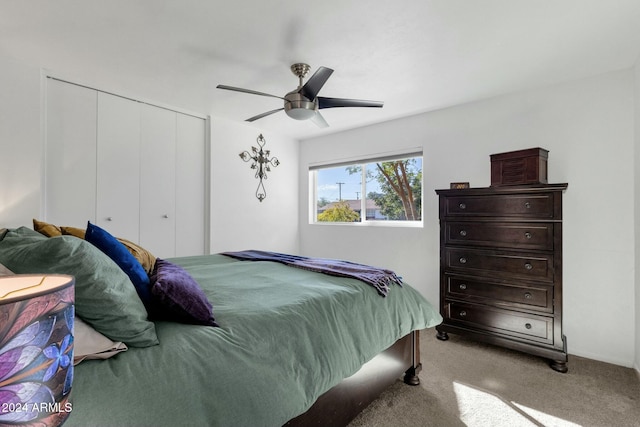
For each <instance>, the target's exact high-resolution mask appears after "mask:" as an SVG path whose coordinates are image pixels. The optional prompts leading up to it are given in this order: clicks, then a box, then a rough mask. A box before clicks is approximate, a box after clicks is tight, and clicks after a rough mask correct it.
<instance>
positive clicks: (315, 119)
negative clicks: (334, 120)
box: [311, 111, 329, 128]
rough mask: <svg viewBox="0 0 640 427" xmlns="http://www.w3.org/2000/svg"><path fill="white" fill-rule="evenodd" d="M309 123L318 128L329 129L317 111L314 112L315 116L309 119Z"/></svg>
mask: <svg viewBox="0 0 640 427" xmlns="http://www.w3.org/2000/svg"><path fill="white" fill-rule="evenodd" d="M311 121H312V122H313V123H315V125H316V126H318V127H319V128H328V127H329V123H327V121H326V120H325V119H324V117H322V114H320V112H319V111H316V114H315V115H314V116H313V117H311Z"/></svg>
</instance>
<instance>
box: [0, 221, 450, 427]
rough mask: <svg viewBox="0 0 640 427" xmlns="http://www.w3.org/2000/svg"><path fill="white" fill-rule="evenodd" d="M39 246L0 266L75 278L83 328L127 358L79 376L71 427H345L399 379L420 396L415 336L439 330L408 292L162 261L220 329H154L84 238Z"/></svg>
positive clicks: (12, 240)
mask: <svg viewBox="0 0 640 427" xmlns="http://www.w3.org/2000/svg"><path fill="white" fill-rule="evenodd" d="M38 234H39V233H36V232H34V231H33V230H30V229H27V228H26V227H21V228H19V229H12V230H8V231H5V233H4V236H0V237H3V238H2V240H0V264H3V265H4V266H5V267H6V268H8V269H9V270H11V271H13V272H14V273H58V274H72V275H74V276H75V278H76V315H77V317H78V318H80V319H82V320H84V321H85V322H86V323H87V324H89V325H90V326H91V327H92V328H95V330H96V331H98V332H99V333H101V334H104V335H105V336H106V337H108V338H109V339H111V340H113V342H116V341H117V342H123V343H125V344H126V346H127V349H126V351H120V352H118V353H117V354H116V355H115V356H114V357H110V358H107V359H104V360H103V359H94V360H84V361H82V363H79V364H78V365H77V366H75V368H74V379H73V386H72V390H71V402H72V405H73V408H72V411H71V412H70V414H69V416H68V418H67V419H66V421H65V423H64V425H65V426H69V427H71V426H106V425H118V426H176V425H181V426H187V425H193V426H228V425H234V426H281V425H346V424H347V423H348V422H349V421H350V420H351V419H353V418H354V417H355V416H356V415H357V414H358V413H359V412H360V411H361V410H362V409H364V407H366V405H367V404H368V403H369V402H370V401H372V400H373V399H375V398H376V397H377V396H378V394H379V393H380V392H381V391H382V390H383V389H384V387H386V386H388V385H389V384H390V383H392V382H394V381H396V380H397V379H398V378H400V377H401V376H403V375H404V380H405V382H407V383H409V384H416V383H417V382H418V378H417V373H418V371H419V370H420V354H419V347H418V344H419V335H418V332H419V330H421V329H425V328H429V327H432V326H435V325H437V324H439V323H440V321H441V317H440V315H439V314H438V312H437V311H436V310H434V308H433V306H432V305H431V304H430V303H429V302H428V301H426V300H425V299H424V298H423V297H422V296H421V295H420V294H419V292H417V291H416V290H415V289H414V288H412V287H411V286H409V285H408V284H406V283H403V284H402V285H401V286H400V285H392V286H390V287H389V289H388V293H387V294H386V296H383V295H381V294H380V293H379V292H377V290H376V289H375V288H374V287H372V286H371V285H370V284H367V283H364V282H362V281H361V280H357V279H354V278H349V277H338V276H335V275H329V274H324V273H319V272H316V271H309V270H308V269H303V268H295V267H291V266H289V265H284V264H282V263H278V262H273V261H243V260H240V259H237V258H234V257H231V256H228V255H224V254H214V255H204V256H192V257H181V258H171V259H168V260H161V261H164V262H166V263H168V265H171V266H174V267H176V268H178V269H180V270H183V271H184V272H185V274H186V275H187V276H188V277H190V278H191V279H193V280H194V282H195V283H197V285H198V286H199V288H200V290H201V292H202V293H203V294H204V295H205V296H206V299H207V300H208V301H209V302H210V304H211V306H212V313H211V315H212V316H213V319H209V321H211V320H213V322H209V324H208V325H204V324H191V323H187V322H186V321H183V320H184V319H178V320H175V319H170V318H167V319H164V318H161V317H160V318H158V317H155V318H154V319H155V320H153V321H150V320H149V319H147V318H146V316H145V313H142V312H140V307H142V309H143V310H144V309H145V306H144V304H141V303H140V299H141V298H142V297H138V300H137V301H136V300H135V298H136V296H137V295H136V290H135V285H132V282H131V280H130V279H129V278H128V277H126V275H125V279H123V276H122V274H121V273H122V268H119V267H120V266H118V265H115V263H114V262H113V260H112V259H110V258H109V257H107V256H105V254H104V253H102V252H101V251H100V250H97V249H96V248H95V246H93V245H92V244H91V243H88V242H87V241H85V240H83V239H79V238H78V237H74V236H70V235H61V236H53V237H45V236H42V235H41V234H40V235H38ZM40 252H41V253H40ZM25 253H28V254H29V257H28V258H29V259H28V260H26V261H25V260H24V256H22V255H21V254H25ZM21 260H22V261H21ZM151 277H152V280H153V277H154V276H153V273H152V274H151ZM114 283H116V284H118V286H119V287H117V292H114V291H113V287H114ZM131 289H133V292H132V291H131ZM122 294H124V295H122ZM132 305H133V308H132ZM131 311H133V312H134V313H135V315H134V316H129V314H130V313H129V312H131ZM127 316H128V317H127ZM134 323H135V324H136V325H137V324H140V325H139V326H140V327H139V328H138V329H135V328H134V329H135V330H134V331H131V330H127V329H131V328H129V326H131V325H132V324H134ZM205 323H206V322H205ZM114 325H116V326H115V327H114ZM77 344H78V343H76V345H77ZM0 351H1V350H0Z"/></svg>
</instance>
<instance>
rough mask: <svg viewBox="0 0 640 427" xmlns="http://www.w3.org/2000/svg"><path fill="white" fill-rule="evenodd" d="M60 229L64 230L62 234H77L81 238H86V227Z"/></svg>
mask: <svg viewBox="0 0 640 427" xmlns="http://www.w3.org/2000/svg"><path fill="white" fill-rule="evenodd" d="M60 230H62V234H64V235H68V236H75V237H78V238H80V239H84V234H85V229H84V228H78V227H60Z"/></svg>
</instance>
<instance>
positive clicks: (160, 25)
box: [0, 0, 640, 139]
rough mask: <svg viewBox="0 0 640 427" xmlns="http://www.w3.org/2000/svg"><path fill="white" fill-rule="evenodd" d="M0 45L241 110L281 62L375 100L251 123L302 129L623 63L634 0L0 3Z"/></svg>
mask: <svg viewBox="0 0 640 427" xmlns="http://www.w3.org/2000/svg"><path fill="white" fill-rule="evenodd" d="M0 55H2V56H8V57H13V58H16V59H18V60H20V61H26V62H28V63H33V64H36V65H37V66H39V67H43V68H45V69H47V70H50V71H51V72H52V73H53V74H54V75H57V76H59V77H62V78H67V79H70V80H73V81H77V82H80V83H84V84H89V85H93V86H95V87H97V88H99V89H104V90H109V91H112V92H116V93H120V94H123V95H128V96H135V97H139V98H142V99H143V100H147V101H155V102H158V103H161V104H166V105H171V106H174V107H177V108H181V109H184V110H187V111H192V112H196V113H200V114H211V115H212V116H214V117H224V118H228V119H231V120H237V121H242V120H244V119H246V118H248V117H251V116H254V115H256V114H259V113H261V112H263V111H267V110H272V109H275V108H279V107H281V106H282V105H281V102H282V101H280V100H278V99H275V98H268V97H261V96H255V95H248V94H243V93H234V92H229V91H224V90H219V89H216V88H215V87H216V85H218V84H226V85H230V86H238V87H243V88H248V89H253V90H257V91H260V92H266V93H271V94H274V95H278V96H283V95H284V94H285V93H287V92H289V91H290V90H293V89H295V88H296V86H297V77H295V76H294V75H293V74H292V73H291V71H290V70H289V66H290V65H291V64H292V63H294V62H306V63H308V64H310V65H311V67H312V72H313V71H315V69H316V68H317V67H318V66H320V65H323V66H326V67H329V68H332V69H334V70H335V72H334V73H333V75H332V76H331V78H330V79H329V81H328V82H327V84H326V85H325V86H324V87H323V89H322V90H321V92H320V95H321V96H328V97H342V98H361V99H371V100H380V101H384V102H385V105H384V108H382V109H373V108H334V109H330V110H324V111H323V116H324V117H325V119H326V120H327V122H329V124H330V127H329V128H327V129H319V128H317V127H316V126H315V125H313V124H312V123H311V122H299V121H295V120H292V119H290V118H289V117H287V116H286V115H285V114H284V112H280V113H277V114H275V115H272V116H269V117H266V118H264V119H261V120H258V121H256V122H254V123H253V125H254V126H256V127H257V128H258V129H260V130H264V131H272V132H277V133H280V134H283V135H290V136H292V137H294V138H298V139H305V138H310V137H313V136H317V135H321V134H324V133H329V132H336V131H340V130H345V129H349V128H353V127H358V126H363V125H367V124H371V123H375V122H381V121H385V120H389V119H393V118H397V117H402V116H406V115H412V114H416V113H419V112H424V111H429V110H434V109H439V108H443V107H447V106H451V105H455V104H460V103H465V102H470V101H474V100H477V99H482V98H487V97H491V96H495V95H498V94H502V93H507V92H512V91H517V90H522V89H529V88H535V87H540V86H545V85H549V84H553V83H556V82H562V81H566V80H571V79H577V78H582V77H587V76H591V75H596V74H600V73H603V72H607V71H612V70H618V69H623V68H628V67H631V66H633V65H634V63H635V62H636V61H637V59H638V57H639V55H640V1H639V0H397V1H393V2H392V1H390V0H351V1H347V0H316V1H315V2H311V1H305V0H235V1H222V0H164V1H160V0H135V1H132V0H108V1H106V0H55V1H54V0H22V1H20V0H0Z"/></svg>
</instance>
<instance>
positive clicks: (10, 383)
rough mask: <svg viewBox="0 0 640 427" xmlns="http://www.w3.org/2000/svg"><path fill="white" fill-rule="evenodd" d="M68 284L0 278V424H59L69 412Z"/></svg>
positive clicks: (51, 278) (66, 280)
mask: <svg viewBox="0 0 640 427" xmlns="http://www.w3.org/2000/svg"><path fill="white" fill-rule="evenodd" d="M74 283H75V279H74V278H73V277H72V276H65V275H34V274H19V275H13V276H2V277H0V425H5V424H10V425H17V426H20V425H42V426H59V425H60V424H62V423H63V422H64V420H66V419H67V417H68V416H69V415H70V413H71V409H72V405H71V402H70V400H69V397H70V392H71V383H72V381H73V316H74V305H73V304H74Z"/></svg>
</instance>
